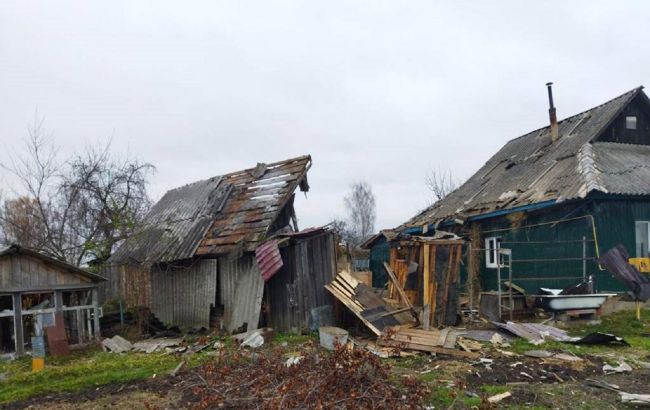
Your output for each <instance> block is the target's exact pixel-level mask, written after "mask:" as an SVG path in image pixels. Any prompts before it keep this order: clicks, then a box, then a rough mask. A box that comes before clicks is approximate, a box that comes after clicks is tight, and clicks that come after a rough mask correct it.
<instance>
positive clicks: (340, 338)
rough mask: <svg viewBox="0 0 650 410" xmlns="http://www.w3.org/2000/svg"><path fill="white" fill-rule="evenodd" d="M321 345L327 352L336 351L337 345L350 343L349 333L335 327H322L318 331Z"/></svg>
mask: <svg viewBox="0 0 650 410" xmlns="http://www.w3.org/2000/svg"><path fill="white" fill-rule="evenodd" d="M318 337H319V339H320V345H321V346H322V347H324V348H325V349H327V350H334V349H335V347H336V345H345V344H346V343H347V342H348V331H347V330H345V329H341V328H340V327H334V326H322V327H320V328H319V329H318Z"/></svg>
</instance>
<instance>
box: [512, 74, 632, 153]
mask: <svg viewBox="0 0 650 410" xmlns="http://www.w3.org/2000/svg"><path fill="white" fill-rule="evenodd" d="M643 88H644V87H643V86H642V85H640V86H638V87H635V88H633V89H631V90H630V91H627V92H624V93H623V94H621V95H618V96H616V97H614V98H612V99H610V100H607V101H605V102H604V103H602V104H599V105H596V106H593V107H591V108H589V109H586V110H584V111H581V112H579V113H577V114H573V115H571V116H569V117H566V118H563V119H561V120H560V121H558V125H559V124H561V123H563V122H565V121H568V120H571V119H573V118H576V117H579V116H581V115H584V114H586V113H588V112H589V111H593V110H595V109H597V108H600V107H603V106H605V105H607V104H611V103H613V102H614V101H616V100H618V99H619V98H623V97H626V96H627V97H628V98H632V97H631V96H632V95H634V96H636V94H637V93H638V92H639V91H641V90H643ZM548 128H550V125H546V126H544V127H540V128H536V129H534V130H532V131H530V132H527V133H526V134H523V135H520V136H518V137H515V138H512V139H511V140H508V141H507V142H506V144H509V143H510V142H512V141H515V140H518V139H520V138H523V137H527V136H529V135H530V134H534V133H538V132H540V131H542V130H545V129H548Z"/></svg>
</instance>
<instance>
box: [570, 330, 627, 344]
mask: <svg viewBox="0 0 650 410" xmlns="http://www.w3.org/2000/svg"><path fill="white" fill-rule="evenodd" d="M567 343H573V344H576V345H606V344H620V345H623V346H629V345H630V344H629V343H628V342H627V341H625V339H623V338H622V337H618V336H616V335H613V334H610V333H602V332H593V333H589V334H588V335H585V336H583V337H582V338H580V339H578V340H576V341H573V342H567Z"/></svg>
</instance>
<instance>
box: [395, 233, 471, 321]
mask: <svg viewBox="0 0 650 410" xmlns="http://www.w3.org/2000/svg"><path fill="white" fill-rule="evenodd" d="M462 251H463V240H462V239H461V238H459V237H458V236H456V235H454V234H450V233H448V232H443V231H436V232H435V234H434V235H433V236H410V235H403V236H398V237H396V238H394V239H393V240H392V241H391V247H390V263H389V265H390V268H391V270H392V271H393V272H395V276H396V279H397V281H398V282H399V285H400V286H401V287H402V289H404V291H405V293H406V296H407V297H408V298H409V300H410V302H411V304H412V305H414V306H422V307H423V311H424V312H428V313H429V318H428V323H429V324H430V325H431V326H436V327H438V326H453V325H456V323H457V321H458V313H459V284H460V275H459V273H460V263H461V258H462ZM388 298H389V299H395V300H398V299H399V295H398V290H397V289H396V287H395V286H394V285H393V283H389V285H388ZM423 321H424V322H426V321H427V319H426V318H424V317H423Z"/></svg>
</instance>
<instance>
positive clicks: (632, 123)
mask: <svg viewBox="0 0 650 410" xmlns="http://www.w3.org/2000/svg"><path fill="white" fill-rule="evenodd" d="M628 121H629V122H628ZM638 121H639V119H638V118H637V116H636V115H626V116H625V129H626V130H635V129H637V127H638V126H639V123H638Z"/></svg>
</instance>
